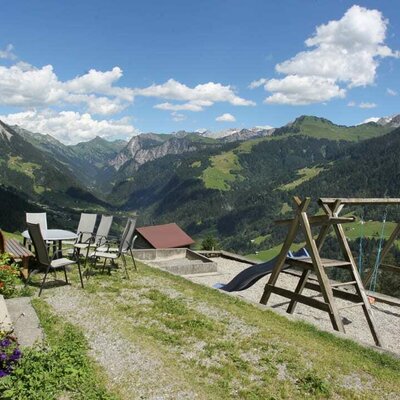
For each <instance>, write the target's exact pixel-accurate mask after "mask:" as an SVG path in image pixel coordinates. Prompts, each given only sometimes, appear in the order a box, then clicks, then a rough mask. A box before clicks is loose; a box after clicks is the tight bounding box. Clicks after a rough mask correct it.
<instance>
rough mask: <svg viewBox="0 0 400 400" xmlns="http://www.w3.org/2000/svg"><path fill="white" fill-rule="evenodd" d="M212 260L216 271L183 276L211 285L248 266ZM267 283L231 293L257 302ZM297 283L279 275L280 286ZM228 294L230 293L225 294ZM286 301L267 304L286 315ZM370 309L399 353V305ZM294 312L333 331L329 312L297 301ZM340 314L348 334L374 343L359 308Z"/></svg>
mask: <svg viewBox="0 0 400 400" xmlns="http://www.w3.org/2000/svg"><path fill="white" fill-rule="evenodd" d="M213 261H216V262H217V268H218V272H217V273H213V274H202V275H185V276H184V277H185V278H187V279H190V280H191V281H193V282H196V283H200V284H203V285H206V286H211V287H212V286H213V285H215V284H216V283H227V282H229V281H230V280H231V279H232V278H233V277H234V276H235V275H237V274H238V273H239V272H240V271H242V270H243V269H245V268H248V267H249V264H245V263H242V262H238V261H234V260H230V259H226V258H221V257H218V258H214V259H213ZM266 282H267V278H263V279H261V280H259V281H258V282H257V283H256V284H255V285H254V286H252V287H251V288H249V289H247V290H244V291H241V292H233V293H231V294H232V295H233V296H237V297H240V298H244V299H246V300H250V301H253V302H256V303H259V301H260V299H261V296H262V293H263V290H264V286H265V284H266ZM297 282H298V278H296V277H294V276H291V275H288V274H280V277H279V279H278V285H279V286H281V287H284V288H288V289H292V290H293V289H294V288H295V287H296V284H297ZM224 293H226V292H224ZM304 294H305V295H307V296H310V295H314V296H315V295H316V292H314V291H310V290H307V289H306V290H305V291H304ZM227 295H229V294H228V293H227ZM337 302H338V306H339V307H342V306H344V305H348V304H349V303H348V302H346V301H343V300H340V299H338V300H337ZM288 304H289V301H288V299H286V298H284V297H281V296H278V295H275V294H273V295H272V296H271V298H270V300H269V302H268V306H267V307H270V308H272V309H273V310H275V311H277V312H279V313H281V314H283V315H286V316H287V315H288V314H287V313H286V308H287V306H288ZM372 309H373V313H374V317H375V320H376V323H377V326H378V330H379V333H380V335H381V337H382V340H383V342H384V345H385V348H386V349H387V350H390V351H392V352H394V353H397V354H399V355H400V340H399V332H400V308H399V307H394V306H390V305H387V304H384V303H375V305H372ZM294 315H295V316H296V317H299V318H301V319H303V320H305V321H308V322H311V323H312V324H314V325H316V326H318V327H319V328H321V329H323V330H326V331H328V332H332V331H333V328H332V325H331V322H330V319H329V317H328V314H327V313H325V312H323V311H320V310H317V309H315V308H311V307H308V306H306V305H303V304H300V303H298V306H297V308H296V311H295V313H294ZM341 315H342V317H343V321H344V324H345V329H346V333H347V336H348V337H350V338H352V339H355V340H357V341H359V342H362V343H367V344H370V345H374V341H373V338H372V335H371V332H370V330H369V327H368V324H367V321H366V319H365V316H364V313H363V311H362V308H361V307H354V308H349V309H346V310H343V311H341Z"/></svg>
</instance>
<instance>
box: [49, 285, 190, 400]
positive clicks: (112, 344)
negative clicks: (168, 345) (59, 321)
mask: <svg viewBox="0 0 400 400" xmlns="http://www.w3.org/2000/svg"><path fill="white" fill-rule="evenodd" d="M45 300H46V302H47V303H48V304H49V305H50V306H51V307H52V308H53V309H54V310H55V311H56V312H57V315H59V316H62V317H63V318H65V319H66V320H67V321H69V322H71V323H73V324H75V325H78V326H79V327H80V328H81V329H82V330H83V332H84V334H85V337H86V339H87V340H88V343H89V346H90V349H91V350H90V355H91V356H92V357H93V358H94V359H95V360H96V361H97V362H98V363H99V364H100V365H101V366H102V367H103V369H104V371H106V373H107V375H108V377H109V382H110V386H111V388H112V389H117V390H118V391H119V393H120V394H121V396H122V398H124V399H129V400H130V399H146V400H147V399H149V400H161V399H163V400H164V399H165V400H167V399H171V400H172V399H173V400H175V399H177V400H179V399H195V398H197V396H196V394H195V393H192V392H191V391H190V390H186V389H185V388H182V386H183V387H184V386H185V385H184V384H182V383H181V382H179V380H178V379H176V380H175V381H174V380H172V379H171V378H170V377H169V376H168V374H167V373H166V372H165V371H166V370H165V368H166V366H165V365H164V364H163V361H162V360H160V358H159V355H158V354H154V353H152V352H151V351H149V350H147V349H145V348H144V347H143V346H141V345H140V344H135V343H133V342H132V341H128V340H126V339H125V338H124V337H123V335H122V334H121V333H120V332H119V330H118V327H116V326H115V324H114V322H113V321H112V320H111V319H109V318H107V317H106V316H104V315H100V314H99V312H98V309H97V308H96V305H95V304H92V303H91V302H90V300H89V299H88V297H87V296H85V294H84V293H83V292H82V291H80V290H79V289H76V288H75V287H73V286H63V287H60V288H56V289H52V290H51V291H50V290H49V291H48V292H47V293H46V297H45ZM175 378H176V377H175Z"/></svg>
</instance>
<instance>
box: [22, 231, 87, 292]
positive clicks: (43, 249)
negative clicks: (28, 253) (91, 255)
mask: <svg viewBox="0 0 400 400" xmlns="http://www.w3.org/2000/svg"><path fill="white" fill-rule="evenodd" d="M28 231H29V236H30V237H31V240H32V243H33V246H34V248H35V253H36V260H37V262H38V263H39V265H41V266H42V267H44V268H45V269H46V271H45V274H44V277H43V280H42V284H41V285H40V290H39V296H40V295H41V294H42V290H43V286H44V284H45V282H46V278H47V275H48V273H49V272H50V271H52V272H55V271H57V270H59V269H61V270H63V271H64V276H65V282H66V283H67V284H68V277H67V270H66V267H67V266H69V265H72V264H77V265H78V271H79V278H80V280H81V286H82V288H83V280H82V272H81V266H80V263H79V258H78V259H77V261H74V260H69V259H68V258H55V257H56V256H57V254H58V252H56V253H54V254H53V258H52V259H50V257H49V252H48V250H47V246H46V243H45V242H44V240H43V236H42V233H41V230H40V225H39V224H31V223H28ZM32 273H33V271H32V272H30V273H29V275H28V279H27V283H28V282H29V279H30V277H31V275H32Z"/></svg>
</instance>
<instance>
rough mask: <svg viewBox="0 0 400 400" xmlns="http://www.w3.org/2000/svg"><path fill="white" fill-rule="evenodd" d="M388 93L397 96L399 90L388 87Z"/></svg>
mask: <svg viewBox="0 0 400 400" xmlns="http://www.w3.org/2000/svg"><path fill="white" fill-rule="evenodd" d="M386 93H387V94H388V95H389V96H397V92H396V91H395V90H393V89H390V88H387V89H386Z"/></svg>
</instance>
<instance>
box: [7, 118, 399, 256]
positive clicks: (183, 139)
mask: <svg viewBox="0 0 400 400" xmlns="http://www.w3.org/2000/svg"><path fill="white" fill-rule="evenodd" d="M398 126H399V121H398V117H393V118H391V119H382V120H380V121H377V122H376V123H375V122H371V123H366V124H362V125H358V126H352V127H345V126H340V125H336V124H334V123H333V122H331V121H328V120H326V119H323V118H318V117H313V116H301V117H299V118H297V119H296V120H295V121H293V122H291V123H288V124H287V125H285V126H283V127H280V128H276V129H262V130H260V129H242V130H237V129H236V130H235V129H232V130H228V131H227V132H226V133H221V132H219V133H218V134H215V135H214V136H213V134H212V133H210V132H201V133H199V132H184V131H179V132H176V133H174V134H169V135H167V134H155V133H144V134H140V135H137V136H133V137H132V138H131V140H130V141H129V142H124V141H122V140H118V141H115V142H109V141H106V140H104V139H102V138H100V137H96V138H95V139H92V140H90V141H88V142H85V143H80V144H78V145H72V146H67V145H64V144H62V143H61V142H59V141H58V140H56V139H54V138H53V137H51V136H49V135H42V134H40V133H33V132H29V131H27V130H25V129H23V128H21V127H18V126H13V127H10V126H7V125H6V124H3V123H1V135H0V145H1V150H2V152H1V156H0V163H1V165H2V168H1V172H0V185H1V186H0V189H1V193H2V194H3V197H4V198H7V196H10V195H9V193H12V195H11V196H14V197H15V198H18V201H16V202H15V206H14V211H13V212H14V214H15V217H14V218H13V220H12V222H10V220H9V218H7V217H6V214H7V213H6V212H5V213H4V214H3V215H4V216H2V217H1V220H0V226H3V227H6V226H7V229H8V230H11V231H18V230H22V229H23V226H24V225H23V223H24V222H23V221H24V212H25V211H26V209H27V207H28V208H35V209H46V210H47V212H49V213H50V214H53V216H54V218H56V216H57V215H59V214H60V213H62V214H63V215H65V216H66V220H67V224H70V225H71V226H73V225H74V224H75V222H76V218H77V215H78V214H79V212H81V211H82V210H97V211H98V212H110V213H114V214H120V215H125V214H131V213H137V214H138V215H139V224H141V225H148V224H157V223H167V222H172V221H174V222H177V223H178V224H179V225H180V226H181V227H182V228H183V229H184V230H185V231H187V232H188V233H189V234H190V235H192V236H193V237H194V238H195V239H196V240H197V241H198V242H199V243H200V242H201V240H202V239H203V238H204V237H206V236H212V237H215V238H216V240H218V242H219V243H220V246H221V247H223V248H224V249H226V250H229V251H235V252H239V253H243V254H254V253H255V252H259V251H261V250H264V249H270V248H273V247H274V246H277V245H278V244H279V243H280V240H281V239H282V233H281V232H280V230H279V228H276V227H275V226H274V223H273V221H274V220H275V219H277V218H280V217H282V216H285V217H287V216H288V215H290V210H291V204H292V200H291V198H292V196H294V195H299V196H303V197H304V196H311V197H313V198H315V199H316V198H318V197H321V196H377V197H378V196H388V197H390V196H392V197H396V196H397V195H398V189H397V188H398V187H400V182H399V180H400V173H399V172H398V171H400V168H399V161H398V157H397V156H396V154H399V152H400V136H399V129H398ZM371 146H372V147H373V148H374V149H375V151H374V152H370V151H369V149H370V148H371ZM333 182H334V184H332V183H333ZM2 201H3V202H4V201H5V200H2ZM3 204H4V203H3ZM27 205H29V206H27ZM315 210H316V209H315ZM371 212H372V213H373V211H371ZM371 216H372V218H375V217H376V219H377V220H379V218H378V217H379V216H378V215H371ZM396 216H397V213H396V212H395V213H394V215H393V217H396ZM259 237H262V238H264V239H263V240H254V239H255V238H259Z"/></svg>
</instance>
